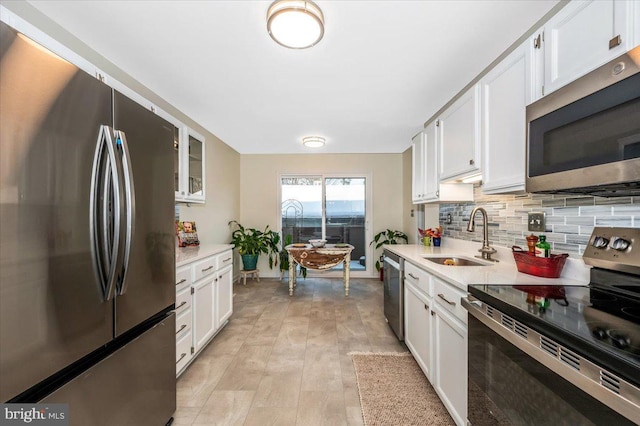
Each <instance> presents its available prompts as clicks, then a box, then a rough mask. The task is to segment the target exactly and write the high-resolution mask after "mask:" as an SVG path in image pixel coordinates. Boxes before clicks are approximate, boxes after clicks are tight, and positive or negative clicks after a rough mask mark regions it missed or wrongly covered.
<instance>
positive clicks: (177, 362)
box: [176, 352, 187, 364]
mask: <svg viewBox="0 0 640 426" xmlns="http://www.w3.org/2000/svg"><path fill="white" fill-rule="evenodd" d="M185 356H187V353H186V352H182V355H180V358H178V360H177V361H176V364H179V363H180V361H182V359H183V358H184V357H185Z"/></svg>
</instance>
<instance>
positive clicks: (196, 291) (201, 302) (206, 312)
mask: <svg viewBox="0 0 640 426" xmlns="http://www.w3.org/2000/svg"><path fill="white" fill-rule="evenodd" d="M214 306H215V279H214V278H213V277H211V278H204V279H202V280H200V281H199V282H198V284H194V286H193V346H194V350H195V351H196V352H197V351H199V350H200V349H202V348H203V347H204V345H206V344H207V342H209V339H210V338H211V336H213V333H215V331H216V319H215V316H214V312H213V311H214Z"/></svg>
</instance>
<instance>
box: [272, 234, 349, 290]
mask: <svg viewBox="0 0 640 426" xmlns="http://www.w3.org/2000/svg"><path fill="white" fill-rule="evenodd" d="M353 249H354V247H353V246H352V245H350V244H338V245H337V247H336V244H326V245H325V246H324V247H313V246H312V245H311V244H305V245H304V246H302V245H300V244H290V245H288V246H286V247H285V250H287V252H288V253H289V296H293V290H294V288H295V287H296V264H298V265H300V266H303V267H305V268H307V269H314V270H317V271H326V270H327V269H331V268H333V267H334V266H336V265H339V264H340V263H341V262H342V263H343V267H342V274H343V278H344V295H345V296H348V295H349V269H350V267H351V251H352V250H353Z"/></svg>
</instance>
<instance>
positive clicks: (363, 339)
mask: <svg viewBox="0 0 640 426" xmlns="http://www.w3.org/2000/svg"><path fill="white" fill-rule="evenodd" d="M350 287H351V291H350V296H349V297H345V296H344V290H343V286H342V280H341V279H332V278H307V279H300V280H299V281H298V288H297V290H296V294H295V295H294V296H293V297H289V294H288V287H287V283H286V280H282V281H280V280H277V279H261V280H260V282H259V283H258V282H255V281H253V280H248V281H247V286H246V287H243V286H242V285H241V284H238V283H236V284H235V286H234V291H235V292H236V294H235V297H234V314H233V316H232V317H231V320H230V321H229V324H227V326H226V327H225V328H224V329H223V330H222V331H221V332H220V333H219V334H218V335H217V336H216V337H215V338H214V339H213V341H212V342H211V343H210V344H209V345H208V346H207V347H206V348H205V349H204V351H203V352H202V353H201V354H200V356H199V357H198V358H197V359H196V360H195V361H194V362H193V364H192V365H191V366H190V367H189V368H188V369H187V371H185V372H184V373H183V374H182V376H181V377H180V378H179V379H178V409H177V411H176V414H175V416H174V417H175V421H174V425H194V426H195V425H260V426H264V425H283V426H285V425H304V426H307V425H361V424H362V417H361V411H360V399H359V396H358V389H357V385H356V378H355V373H354V370H353V364H352V361H351V357H349V356H348V355H347V354H348V353H349V352H351V351H367V352H369V351H373V352H388V351H406V350H407V349H406V347H405V346H404V345H402V344H400V343H399V342H398V340H397V339H396V337H395V335H394V334H393V332H392V331H391V329H390V328H389V326H388V325H387V324H386V322H385V319H384V315H383V310H382V283H381V282H380V281H379V280H377V279H352V280H351V286H350Z"/></svg>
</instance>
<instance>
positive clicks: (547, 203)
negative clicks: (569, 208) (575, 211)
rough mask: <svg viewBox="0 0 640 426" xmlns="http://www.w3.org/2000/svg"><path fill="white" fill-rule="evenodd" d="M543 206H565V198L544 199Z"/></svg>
mask: <svg viewBox="0 0 640 426" xmlns="http://www.w3.org/2000/svg"><path fill="white" fill-rule="evenodd" d="M542 207H564V200H554V199H547V200H542Z"/></svg>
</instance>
